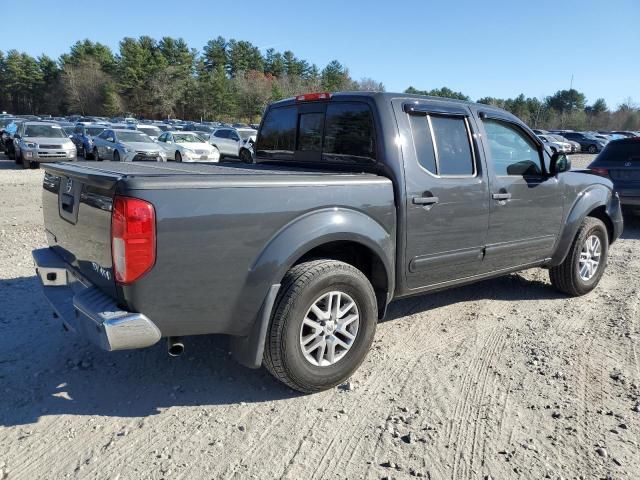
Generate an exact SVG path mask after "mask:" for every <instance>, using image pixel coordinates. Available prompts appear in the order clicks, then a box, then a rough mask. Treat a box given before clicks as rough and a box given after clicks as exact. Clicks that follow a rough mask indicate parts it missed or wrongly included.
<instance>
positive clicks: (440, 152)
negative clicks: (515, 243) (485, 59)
mask: <svg viewBox="0 0 640 480" xmlns="http://www.w3.org/2000/svg"><path fill="white" fill-rule="evenodd" d="M398 102H400V101H398ZM394 108H396V111H398V110H401V111H402V113H401V114H400V115H401V116H402V120H403V121H404V120H406V121H407V122H408V123H409V125H410V131H411V135H412V139H411V141H409V142H407V143H405V145H406V147H407V148H406V150H405V149H404V148H403V156H404V159H405V182H406V202H407V203H406V212H407V213H406V232H407V239H406V242H407V243H406V259H407V262H408V265H407V266H406V270H407V285H408V286H409V288H411V289H420V288H423V287H428V286H435V285H438V284H444V283H446V282H449V281H453V280H459V279H462V278H466V277H471V276H473V275H476V274H477V273H478V272H479V271H480V269H481V265H482V256H483V250H484V246H485V242H486V235H487V228H488V223H489V186H488V182H487V175H486V171H485V169H484V167H483V165H482V162H481V159H480V151H479V149H478V145H477V142H476V140H475V133H476V127H475V122H474V120H473V118H472V116H471V115H470V112H469V110H468V108H467V107H466V106H463V105H451V104H448V103H447V104H445V103H439V102H436V101H433V102H429V101H425V102H422V101H421V102H420V103H414V102H412V103H404V104H400V103H396V104H394Z"/></svg>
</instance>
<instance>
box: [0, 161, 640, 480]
mask: <svg viewBox="0 0 640 480" xmlns="http://www.w3.org/2000/svg"><path fill="white" fill-rule="evenodd" d="M588 161H589V158H588V156H586V155H585V156H574V157H573V163H574V166H576V167H578V168H580V167H583V166H585V165H586V163H587V162H588ZM41 179H42V172H41V171H37V170H35V171H33V170H32V171H26V170H21V169H16V168H15V165H13V163H12V162H8V161H6V160H0V352H1V353H0V393H1V394H2V402H0V480H4V479H11V480H13V479H27V480H32V479H41V478H42V479H60V478H97V479H138V478H152V479H160V478H166V479H199V478H208V479H212V478H238V479H240V478H242V479H244V478H290V479H307V478H309V479H311V478H349V479H353V478H372V479H374V478H385V477H386V478H397V479H403V478H412V477H423V478H430V479H453V480H457V479H486V478H492V479H510V478H521V479H538V478H552V479H560V478H564V479H573V478H585V479H586V478H589V479H591V478H614V479H621V478H624V479H638V478H640V434H639V432H640V390H639V389H640V387H639V385H640V360H639V357H638V338H639V335H640V327H639V325H638V320H637V318H638V316H637V309H638V304H639V298H638V294H639V286H638V283H637V272H638V269H639V268H640V248H639V247H640V245H639V242H640V221H638V220H635V219H634V218H627V219H626V220H627V225H626V229H625V233H624V236H623V238H622V239H621V240H620V241H619V242H618V243H616V244H615V245H614V246H613V248H612V249H611V257H610V262H609V267H608V270H607V273H606V275H605V276H604V278H603V280H602V282H601V284H600V286H599V287H598V288H597V289H596V290H595V291H594V292H592V293H591V294H589V295H587V296H585V297H583V298H577V299H570V298H566V297H564V296H562V295H560V294H558V293H556V291H555V290H553V289H552V288H551V287H550V285H549V281H548V277H547V273H546V271H544V270H538V269H534V270H530V271H527V272H524V273H521V274H514V275H509V276H506V277H503V278H500V279H495V280H490V281H486V282H482V283H479V284H476V285H473V286H469V287H463V288H458V289H455V290H450V291H446V292H443V293H437V294H432V295H428V296H423V297H416V298H411V299H408V300H403V301H399V302H396V303H395V304H393V305H392V307H391V309H390V314H389V316H388V320H386V321H385V322H383V323H381V324H380V325H379V328H378V332H377V335H376V340H375V343H374V346H373V349H372V351H371V353H370V355H369V356H368V358H367V360H366V361H365V363H364V364H363V365H362V367H361V368H360V370H359V371H358V372H357V373H356V374H355V375H354V377H353V378H352V380H351V381H350V382H349V383H348V384H346V385H344V386H342V387H341V388H337V389H334V390H332V391H328V392H324V393H320V394H316V395H311V396H303V395H299V394H297V393H294V392H293V391H291V390H288V389H287V388H285V387H283V386H282V385H281V384H279V383H277V382H276V381H275V380H273V379H272V378H271V377H270V376H269V375H268V374H267V373H266V372H265V371H264V370H258V371H253V370H247V369H244V368H242V367H240V366H238V365H237V364H235V363H234V362H233V361H232V360H231V359H230V358H229V355H228V351H227V348H226V341H225V340H224V339H223V338H219V337H206V338H205V337H201V338H194V339H189V341H188V342H187V345H186V353H185V354H184V355H183V356H182V357H179V358H169V357H168V356H167V353H166V347H165V345H157V346H155V347H153V348H149V349H146V350H140V351H132V352H117V353H106V352H101V351H98V350H96V349H95V348H93V347H92V346H91V345H89V344H88V343H87V342H85V341H83V340H82V339H80V338H78V337H76V336H74V335H72V334H68V333H65V332H64V331H63V330H62V328H61V326H60V324H59V322H58V321H57V320H55V319H53V318H52V316H51V313H50V311H49V309H48V307H47V305H46V303H45V300H44V298H43V296H42V294H41V293H40V289H39V286H38V282H37V281H36V278H35V277H34V270H33V266H32V262H31V258H30V251H31V250H32V249H33V248H36V247H40V246H42V245H44V235H43V230H42V213H41V208H40V183H41Z"/></svg>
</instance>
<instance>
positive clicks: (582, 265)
mask: <svg viewBox="0 0 640 480" xmlns="http://www.w3.org/2000/svg"><path fill="white" fill-rule="evenodd" d="M608 253H609V234H608V232H607V227H605V225H604V223H602V220H600V219H598V218H593V217H587V218H585V219H584V221H583V222H582V225H581V226H580V229H579V230H578V233H577V234H576V238H575V239H574V241H573V244H572V245H571V248H570V249H569V253H568V254H567V257H566V258H565V259H564V262H562V263H561V264H560V265H558V266H556V267H552V268H550V269H549V278H550V280H551V284H552V285H553V286H554V287H556V288H557V289H558V290H560V291H561V292H564V293H566V294H568V295H572V296H579V295H585V294H587V293H589V292H590V291H591V290H593V289H594V288H595V287H596V285H598V283H599V282H600V279H601V278H602V275H603V274H604V269H605V267H606V264H607V254H608Z"/></svg>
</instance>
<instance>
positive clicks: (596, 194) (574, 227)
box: [547, 184, 615, 266]
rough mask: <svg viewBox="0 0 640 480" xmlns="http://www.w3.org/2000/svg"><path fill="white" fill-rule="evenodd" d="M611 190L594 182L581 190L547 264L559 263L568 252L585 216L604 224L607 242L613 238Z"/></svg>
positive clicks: (554, 264)
mask: <svg viewBox="0 0 640 480" xmlns="http://www.w3.org/2000/svg"><path fill="white" fill-rule="evenodd" d="M611 195H612V192H611V190H610V189H609V188H607V187H606V186H604V185H600V184H595V185H591V186H590V187H589V188H587V189H586V190H584V191H583V192H581V194H579V195H578V196H577V198H576V200H575V202H574V203H573V205H572V206H571V209H570V210H569V213H568V215H567V217H566V219H565V222H564V228H563V229H562V231H561V232H560V235H559V238H558V242H557V243H556V249H555V252H554V254H553V256H552V258H551V261H550V262H549V263H548V264H547V265H548V266H556V265H559V264H561V263H562V262H563V261H564V259H565V258H566V256H567V254H568V253H569V249H570V248H571V244H572V243H573V240H574V239H575V237H576V234H577V233H578V229H579V228H580V225H581V224H582V222H583V221H584V219H585V218H586V217H595V218H598V219H600V220H602V222H603V223H604V224H605V226H606V227H607V233H608V236H609V242H610V243H613V240H614V239H615V230H614V224H613V220H612V219H611V215H610V212H609V205H610V199H611Z"/></svg>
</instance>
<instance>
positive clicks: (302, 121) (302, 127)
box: [256, 101, 376, 165]
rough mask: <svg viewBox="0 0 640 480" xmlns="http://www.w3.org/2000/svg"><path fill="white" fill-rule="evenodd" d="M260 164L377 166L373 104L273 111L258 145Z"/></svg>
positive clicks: (349, 103)
mask: <svg viewBox="0 0 640 480" xmlns="http://www.w3.org/2000/svg"><path fill="white" fill-rule="evenodd" d="M256 158H257V160H258V161H261V160H262V161H274V160H275V161H293V162H301V163H308V162H317V163H321V164H343V165H344V164H347V165H348V164H374V163H375V162H376V140H375V128H374V123H373V115H372V113H371V109H370V108H369V105H367V104H366V103H364V102H358V101H332V102H308V103H300V104H295V105H287V106H282V107H275V108H271V109H270V110H269V111H268V112H267V115H266V116H265V119H264V121H263V124H262V128H261V129H260V132H259V135H258V140H257V144H256Z"/></svg>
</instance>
